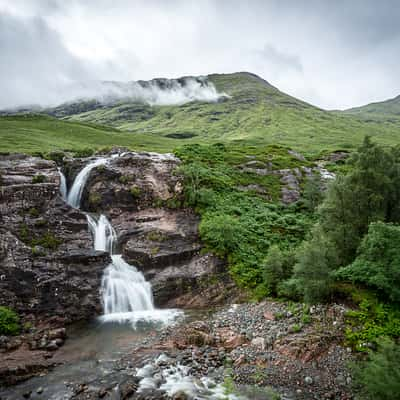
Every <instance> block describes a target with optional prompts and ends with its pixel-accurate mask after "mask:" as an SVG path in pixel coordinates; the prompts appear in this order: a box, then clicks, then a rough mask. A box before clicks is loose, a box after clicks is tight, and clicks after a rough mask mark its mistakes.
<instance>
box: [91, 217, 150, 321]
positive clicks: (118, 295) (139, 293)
mask: <svg viewBox="0 0 400 400" xmlns="http://www.w3.org/2000/svg"><path fill="white" fill-rule="evenodd" d="M86 217H87V219H88V223H89V229H90V230H91V232H92V235H93V239H94V248H95V250H101V251H107V252H109V253H110V255H111V260H112V262H111V264H110V265H109V266H108V267H107V268H106V269H105V271H104V274H103V279H102V283H101V293H102V298H103V306H104V314H105V315H110V314H111V315H114V316H117V315H119V316H121V314H123V313H130V312H135V311H146V310H154V305H153V296H152V293H151V285H150V283H149V282H146V280H145V279H144V276H143V274H142V273H141V272H140V271H138V270H137V269H136V268H135V267H134V266H132V265H129V264H128V263H127V262H126V261H124V260H123V258H122V255H121V254H114V251H115V244H116V238H117V235H116V233H115V230H114V228H113V227H112V225H111V224H110V222H109V221H108V219H107V217H106V216H105V215H100V217H99V219H98V220H97V221H96V220H95V219H94V218H93V217H92V216H91V215H89V214H87V215H86Z"/></svg>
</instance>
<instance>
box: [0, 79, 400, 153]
mask: <svg viewBox="0 0 400 400" xmlns="http://www.w3.org/2000/svg"><path fill="white" fill-rule="evenodd" d="M183 79H184V78H183ZM208 79H209V80H210V81H211V82H212V83H213V84H214V85H215V86H216V88H217V90H218V91H219V92H220V93H224V94H226V95H227V96H223V97H222V98H220V99H219V101H217V102H203V101H192V102H187V103H185V104H181V105H168V106H166V105H153V106H151V105H148V104H144V103H138V102H132V101H130V102H129V101H128V100H124V101H119V102H115V101H114V102H111V103H108V104H104V103H100V102H99V101H95V100H92V101H84V102H78V103H69V104H64V105H60V106H58V107H55V108H51V109H46V110H44V112H45V113H47V114H48V115H50V116H52V117H56V118H58V119H59V120H62V121H60V122H57V121H56V120H55V119H54V118H53V119H52V118H49V117H38V116H35V117H34V118H33V119H32V118H28V119H26V118H22V119H21V117H13V116H8V117H0V138H1V147H0V150H2V151H16V150H19V151H35V150H43V148H44V149H54V148H58V149H74V148H78V149H79V148H83V147H96V148H99V147H104V146H110V145H123V146H127V147H129V148H132V149H146V150H154V151H171V150H172V149H174V148H176V147H179V146H180V145H182V144H186V143H216V142H225V143H234V144H239V145H240V144H246V145H248V146H259V145H268V144H281V145H284V146H288V147H290V148H293V149H295V150H298V151H300V152H303V153H306V154H309V155H317V154H319V153H320V152H323V151H334V150H338V149H348V150H351V149H354V148H355V147H356V146H358V145H359V144H360V143H361V141H362V138H363V137H364V136H365V135H370V136H372V137H374V138H375V139H376V141H377V142H380V143H382V144H394V143H398V140H399V133H398V132H399V127H400V118H395V117H393V118H369V119H366V118H365V117H364V114H360V113H356V112H350V111H348V112H330V111H325V110H322V109H319V108H317V107H314V106H312V105H310V104H307V103H305V102H303V101H300V100H298V99H296V98H294V97H291V96H289V95H287V94H285V93H283V92H281V91H279V90H278V89H277V88H275V87H274V86H272V85H270V84H269V83H268V82H267V81H265V80H263V79H261V78H259V77H258V76H256V75H253V74H250V73H246V72H240V73H233V74H212V75H209V76H208ZM159 81H162V80H159ZM120 85H122V84H120ZM93 124H95V125H93ZM99 125H100V126H99Z"/></svg>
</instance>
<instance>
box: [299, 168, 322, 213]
mask: <svg viewBox="0 0 400 400" xmlns="http://www.w3.org/2000/svg"><path fill="white" fill-rule="evenodd" d="M322 199H323V192H322V181H321V175H320V174H319V173H318V174H313V175H311V176H308V177H307V179H306V183H305V185H304V191H303V200H304V205H305V207H306V208H307V209H308V210H309V211H314V210H315V209H316V208H317V207H318V206H319V204H320V203H321V201H322Z"/></svg>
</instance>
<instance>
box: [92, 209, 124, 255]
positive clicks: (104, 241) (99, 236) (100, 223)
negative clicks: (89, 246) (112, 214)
mask: <svg viewBox="0 0 400 400" xmlns="http://www.w3.org/2000/svg"><path fill="white" fill-rule="evenodd" d="M86 218H87V220H88V225H89V230H90V232H91V233H92V236H93V241H94V249H95V250H100V251H107V252H108V253H110V254H112V253H113V252H114V245H115V244H116V240H117V234H116V233H115V230H114V228H113V227H112V226H111V224H110V221H109V220H108V219H107V217H106V216H105V215H103V214H101V215H100V217H99V219H98V220H97V221H96V220H95V219H94V217H92V216H91V215H90V214H86Z"/></svg>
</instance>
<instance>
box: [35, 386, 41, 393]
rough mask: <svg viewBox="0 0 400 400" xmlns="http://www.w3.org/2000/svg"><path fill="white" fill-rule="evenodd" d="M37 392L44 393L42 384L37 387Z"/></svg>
mask: <svg viewBox="0 0 400 400" xmlns="http://www.w3.org/2000/svg"><path fill="white" fill-rule="evenodd" d="M36 393H37V394H42V393H43V388H42V387H41V386H40V387H39V388H37V389H36Z"/></svg>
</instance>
